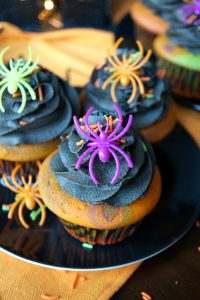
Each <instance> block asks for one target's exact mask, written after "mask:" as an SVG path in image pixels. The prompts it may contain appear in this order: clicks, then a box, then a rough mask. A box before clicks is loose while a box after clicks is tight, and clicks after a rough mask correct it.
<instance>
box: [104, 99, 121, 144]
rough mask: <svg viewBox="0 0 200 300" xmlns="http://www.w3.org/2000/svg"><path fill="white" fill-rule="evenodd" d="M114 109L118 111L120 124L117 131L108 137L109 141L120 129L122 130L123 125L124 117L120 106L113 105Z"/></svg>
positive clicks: (116, 128)
mask: <svg viewBox="0 0 200 300" xmlns="http://www.w3.org/2000/svg"><path fill="white" fill-rule="evenodd" d="M113 107H114V109H115V110H116V112H117V114H118V120H119V121H118V124H117V126H116V127H115V129H114V130H113V132H112V133H111V134H110V135H109V136H108V139H109V140H110V139H111V138H112V137H113V136H114V135H115V134H116V133H117V132H118V131H119V129H120V128H121V126H122V123H123V117H122V113H121V110H120V109H119V107H118V105H117V104H114V105H113Z"/></svg>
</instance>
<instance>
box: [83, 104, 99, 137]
mask: <svg viewBox="0 0 200 300" xmlns="http://www.w3.org/2000/svg"><path fill="white" fill-rule="evenodd" d="M93 110H94V108H93V107H90V108H89V109H88V111H87V113H86V114H85V118H84V122H85V126H86V128H87V130H88V131H89V132H90V134H91V135H92V136H93V137H94V138H96V139H98V138H99V136H98V135H97V134H96V133H95V132H94V130H93V129H92V128H91V127H90V124H89V121H88V118H89V115H90V114H91V113H92V112H93Z"/></svg>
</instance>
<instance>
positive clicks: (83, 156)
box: [76, 146, 96, 170]
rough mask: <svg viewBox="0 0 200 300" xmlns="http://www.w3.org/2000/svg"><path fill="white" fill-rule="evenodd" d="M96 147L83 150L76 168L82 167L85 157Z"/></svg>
mask: <svg viewBox="0 0 200 300" xmlns="http://www.w3.org/2000/svg"><path fill="white" fill-rule="evenodd" d="M95 148H96V146H91V147H90V148H88V149H87V150H86V151H85V152H83V154H82V155H81V156H80V157H79V159H78V161H77V163H76V169H78V170H79V169H80V167H81V165H82V163H83V160H84V158H85V157H86V156H87V155H88V154H89V153H90V152H92V151H93V150H94V149H95Z"/></svg>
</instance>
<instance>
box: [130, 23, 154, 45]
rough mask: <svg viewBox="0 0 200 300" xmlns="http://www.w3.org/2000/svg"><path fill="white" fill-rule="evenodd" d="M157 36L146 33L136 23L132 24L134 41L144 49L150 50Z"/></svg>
mask: <svg viewBox="0 0 200 300" xmlns="http://www.w3.org/2000/svg"><path fill="white" fill-rule="evenodd" d="M156 36H157V34H155V33H153V32H150V31H147V30H146V29H145V28H143V27H142V26H140V25H139V24H138V23H134V39H135V40H140V41H141V43H142V44H143V46H144V48H145V49H151V48H152V44H153V41H154V39H155V37H156Z"/></svg>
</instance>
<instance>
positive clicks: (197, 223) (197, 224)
mask: <svg viewBox="0 0 200 300" xmlns="http://www.w3.org/2000/svg"><path fill="white" fill-rule="evenodd" d="M196 227H197V228H199V227H200V220H197V221H196Z"/></svg>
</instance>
